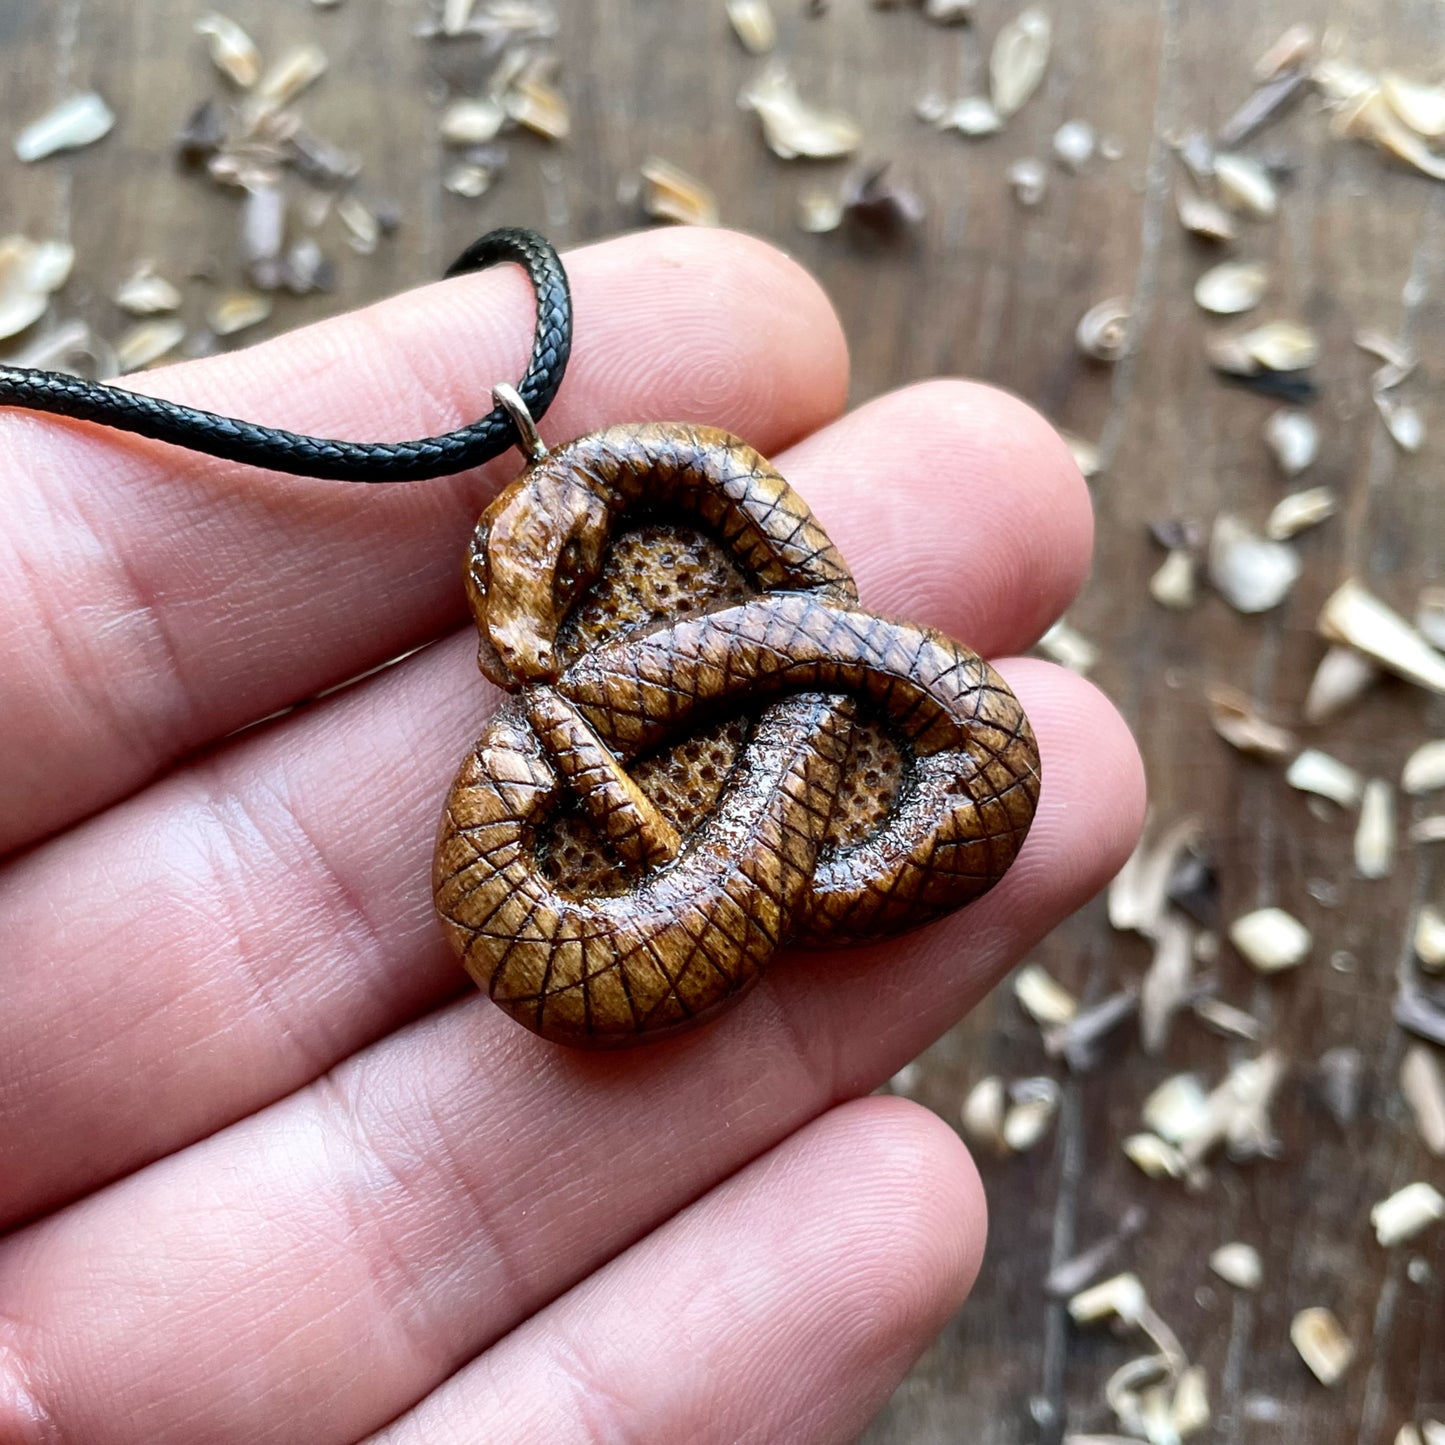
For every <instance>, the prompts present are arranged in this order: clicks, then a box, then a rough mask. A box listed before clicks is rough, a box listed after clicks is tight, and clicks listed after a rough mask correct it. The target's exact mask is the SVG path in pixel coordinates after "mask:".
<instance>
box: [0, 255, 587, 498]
mask: <svg viewBox="0 0 1445 1445" xmlns="http://www.w3.org/2000/svg"><path fill="white" fill-rule="evenodd" d="M501 261H513V262H515V263H516V264H517V265H519V266H521V267H522V268H523V269H524V270H525V271H526V273H527V279H528V280H529V281H530V282H531V283H532V291H533V293H534V294H535V296H536V298H537V329H536V333H535V336H534V339H533V343H532V357H531V360H530V362H529V363H528V365H527V374H526V375H525V376H524V377H523V378H522V381H521V383H520V384H519V385H518V387H517V390H518V391H519V392H520V393H521V396H522V400H523V401H525V402H526V403H527V409H528V410H529V411H530V412H531V413H532V417H533V419H534V420H540V419H541V417H542V415H543V413H544V412H545V411H546V410H547V408H548V407H549V406H550V405H551V404H552V398H553V397H555V396H556V395H557V388H558V387H559V386H561V384H562V377H563V374H564V373H565V372H566V370H567V359H568V356H569V355H570V353H571V350H572V298H571V294H570V292H569V290H568V287H567V273H566V271H565V270H564V269H563V267H562V260H561V258H560V257H559V256H558V255H557V252H556V251H555V250H554V249H553V247H552V245H551V243H550V242H549V241H547V240H546V238H545V237H543V236H539V235H538V234H537V233H536V232H535V231H526V230H522V229H520V228H508V229H505V230H500V231H489V232H488V233H487V234H486V235H485V236H483V237H482V238H481V239H480V240H479V241H474V242H473V243H472V244H471V245H470V246H468V247H467V249H466V250H465V251H463V252H462V254H461V255H460V256H459V257H457V259H456V260H455V261H454V262H453V263H452V264H451V265H450V266H449V267H448V268H447V272H446V274H447V275H448V276H460V275H462V274H463V273H465V272H468V271H481V270H483V269H485V268H486V267H488V266H494V265H496V264H497V263H498V262H501ZM0 406H23V407H28V408H30V409H31V410H33V411H47V412H53V413H55V414H56V415H58V416H68V417H74V418H76V419H77V420H80V421H92V422H98V423H100V424H101V425H102V426H109V427H115V428H117V429H118V430H120V431H128V432H138V433H139V434H140V435H141V436H147V437H154V438H155V439H156V440H158V441H163V442H171V443H173V444H174V445H176V446H181V447H187V448H189V449H190V450H191V451H196V452H205V453H207V454H208V455H210V456H213V457H225V458H226V459H227V460H229V461H233V462H246V463H248V464H249V465H251V466H256V467H267V468H269V469H270V470H272V471H277V472H290V473H292V474H293V475H295V476H302V477H326V478H330V479H332V480H334V481H342V482H412V481H419V480H421V479H422V478H423V477H439V476H446V475H449V474H451V473H453V472H461V471H465V470H466V469H467V468H468V467H474V466H477V465H479V464H480V463H482V462H486V461H490V460H491V459H492V458H493V457H496V456H500V455H501V454H502V453H503V452H504V451H506V450H507V448H508V447H510V446H512V445H513V444H514V443H515V442H516V441H517V433H516V428H515V427H514V426H513V424H512V421H511V418H510V417H508V415H507V413H506V412H505V411H503V410H502V408H501V407H496V408H495V409H494V410H492V411H490V412H488V413H487V415H486V416H484V417H483V418H482V419H481V420H480V421H477V422H473V423H472V424H471V425H470V426H465V427H462V428H460V429H459V430H458V431H453V432H447V433H445V434H444V435H442V436H434V437H423V438H421V439H419V440H417V441H409V442H345V441H332V440H330V439H328V438H326V437H311V436H303V435H301V434H299V433H297V432H289V431H281V430H279V429H278V428H275V427H267V426H257V425H256V424H255V423H254V422H248V421H239V420H237V419H236V418H235V417H228V416H218V415H216V414H215V413H214V412H209V411H201V410H199V409H198V408H196V407H189V406H177V405H176V404H175V403H174V402H170V401H158V400H156V399H155V398H154V397H149V396H140V395H138V394H137V393H136V392H133V391H125V390H124V389H123V388H121V387H117V386H105V385H102V384H100V383H98V382H92V381H83V380H81V379H80V378H79V377H75V376H67V375H65V374H63V373H61V372H54V371H41V370H38V369H35V368H31V367H24V366H0Z"/></svg>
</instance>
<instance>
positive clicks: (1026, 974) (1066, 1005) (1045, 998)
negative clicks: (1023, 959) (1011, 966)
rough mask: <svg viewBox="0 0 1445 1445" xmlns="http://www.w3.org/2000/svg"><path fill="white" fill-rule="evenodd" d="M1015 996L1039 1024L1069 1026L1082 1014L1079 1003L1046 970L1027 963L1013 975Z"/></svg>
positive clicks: (1025, 1010)
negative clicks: (1074, 1018) (1072, 1020)
mask: <svg viewBox="0 0 1445 1445" xmlns="http://www.w3.org/2000/svg"><path fill="white" fill-rule="evenodd" d="M1013 990H1014V997H1015V998H1016V999H1018V1001H1019V1005H1020V1006H1021V1007H1022V1008H1023V1010H1024V1012H1025V1013H1026V1014H1028V1016H1029V1017H1030V1018H1031V1019H1033V1021H1034V1022H1035V1023H1036V1024H1039V1025H1055V1024H1066V1023H1068V1022H1069V1020H1070V1019H1072V1018H1073V1017H1074V1016H1075V1015H1076V1014H1077V1013H1078V1011H1079V1001H1078V999H1076V998H1075V997H1074V996H1073V994H1071V993H1070V992H1069V991H1068V989H1066V988H1065V987H1064V986H1063V984H1061V983H1059V982H1058V980H1057V979H1055V978H1054V977H1053V976H1052V975H1051V974H1050V973H1049V972H1048V970H1047V969H1045V968H1042V967H1041V966H1040V965H1039V964H1037V963H1027V964H1025V965H1024V966H1023V967H1022V968H1020V969H1019V970H1018V971H1017V972H1016V973H1015V974H1014V980H1013Z"/></svg>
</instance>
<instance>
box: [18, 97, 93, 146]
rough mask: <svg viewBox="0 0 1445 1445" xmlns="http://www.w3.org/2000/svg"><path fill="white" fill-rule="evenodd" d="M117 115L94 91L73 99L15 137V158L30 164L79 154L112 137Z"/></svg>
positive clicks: (33, 122)
mask: <svg viewBox="0 0 1445 1445" xmlns="http://www.w3.org/2000/svg"><path fill="white" fill-rule="evenodd" d="M114 125H115V112H114V111H112V110H111V108H110V107H109V106H108V105H107V104H106V103H105V101H104V100H103V99H101V97H100V96H99V95H97V94H95V92H94V91H90V92H88V93H86V94H84V95H74V96H71V98H70V99H69V100H65V101H62V102H61V103H60V104H59V105H58V106H56V107H55V109H54V110H50V111H47V112H46V113H45V114H44V115H42V116H41V117H40V118H39V119H38V120H34V121H31V123H30V124H29V125H27V126H26V127H25V129H24V130H22V131H21V132H20V134H19V135H18V136H16V137H15V154H16V155H17V156H18V157H19V158H20V159H21V160H22V161H25V162H27V163H29V162H32V161H39V160H44V159H45V157H46V156H52V155H55V154H56V153H57V152H58V151H71V150H79V149H80V148H81V147H82V146H88V145H94V144H95V142H96V141H98V140H102V139H103V138H104V137H105V136H107V135H109V134H110V132H111V129H112V128H113V127H114Z"/></svg>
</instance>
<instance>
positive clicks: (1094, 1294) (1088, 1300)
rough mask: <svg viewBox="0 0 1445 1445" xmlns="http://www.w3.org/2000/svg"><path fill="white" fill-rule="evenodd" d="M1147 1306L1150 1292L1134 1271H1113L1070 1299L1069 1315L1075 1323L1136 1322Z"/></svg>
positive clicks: (1134, 1323)
mask: <svg viewBox="0 0 1445 1445" xmlns="http://www.w3.org/2000/svg"><path fill="white" fill-rule="evenodd" d="M1148 1307H1149V1296H1148V1294H1147V1293H1146V1292H1145V1289H1144V1284H1143V1282H1142V1281H1141V1280H1140V1278H1139V1276H1138V1275H1136V1274H1127V1273H1126V1274H1116V1275H1115V1276H1114V1277H1113V1278H1112V1279H1106V1280H1104V1281H1103V1282H1102V1283H1100V1284H1096V1285H1090V1286H1089V1288H1088V1289H1085V1290H1081V1291H1080V1292H1079V1293H1078V1294H1076V1295H1075V1296H1074V1297H1073V1298H1072V1299H1071V1300H1070V1301H1069V1306H1068V1308H1069V1317H1070V1318H1071V1319H1072V1320H1073V1321H1074V1323H1075V1324H1076V1325H1092V1324H1099V1323H1101V1322H1102V1321H1104V1320H1118V1321H1119V1322H1120V1323H1122V1324H1126V1325H1137V1324H1138V1323H1139V1321H1140V1320H1141V1319H1143V1317H1144V1312H1145V1311H1146V1310H1147V1309H1148Z"/></svg>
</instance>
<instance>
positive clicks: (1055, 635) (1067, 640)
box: [1038, 619, 1099, 677]
mask: <svg viewBox="0 0 1445 1445" xmlns="http://www.w3.org/2000/svg"><path fill="white" fill-rule="evenodd" d="M1038 650H1039V651H1040V652H1042V653H1043V654H1044V656H1045V657H1047V658H1048V659H1049V660H1050V661H1052V662H1057V663H1058V664H1059V666H1060V667H1067V668H1068V669H1069V671H1070V672H1077V673H1078V674H1079V676H1080V677H1087V676H1088V674H1089V672H1090V670H1091V669H1092V668H1093V666H1094V664H1095V663H1096V662H1097V661H1098V660H1099V649H1098V648H1097V647H1095V646H1094V644H1093V643H1092V642H1090V641H1089V640H1088V638H1086V637H1085V636H1084V635H1083V634H1082V633H1080V632H1077V631H1076V630H1075V629H1074V628H1072V627H1070V626H1069V624H1068V623H1067V622H1064V621H1063V620H1062V619H1061V620H1060V621H1058V622H1056V623H1054V625H1053V626H1052V627H1051V628H1049V630H1048V631H1047V632H1046V633H1044V635H1043V636H1042V637H1041V638H1039V640H1038Z"/></svg>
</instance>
